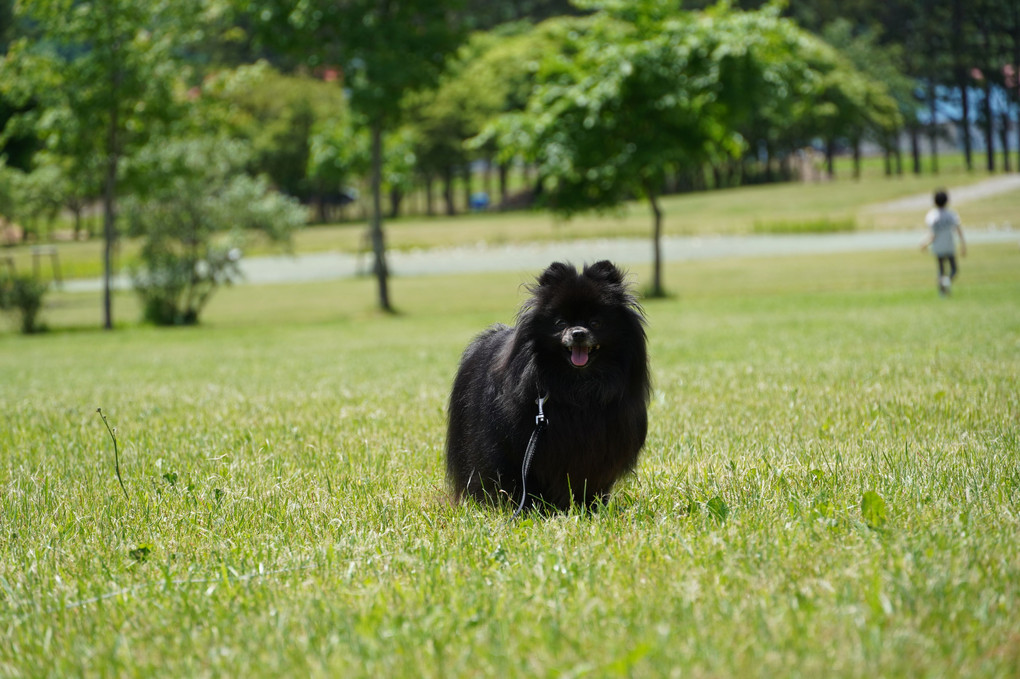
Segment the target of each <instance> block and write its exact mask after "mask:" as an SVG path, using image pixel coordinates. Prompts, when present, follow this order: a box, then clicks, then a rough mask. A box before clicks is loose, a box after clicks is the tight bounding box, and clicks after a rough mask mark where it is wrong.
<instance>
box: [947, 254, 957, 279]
mask: <svg viewBox="0 0 1020 679" xmlns="http://www.w3.org/2000/svg"><path fill="white" fill-rule="evenodd" d="M946 259H948V260H949V278H950V280H952V279H954V278H956V271H957V269H956V255H949V256H948V257H946Z"/></svg>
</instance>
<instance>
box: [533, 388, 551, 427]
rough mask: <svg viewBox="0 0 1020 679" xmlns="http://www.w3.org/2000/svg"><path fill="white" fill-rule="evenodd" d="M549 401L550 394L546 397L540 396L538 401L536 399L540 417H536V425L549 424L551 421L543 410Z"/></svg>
mask: <svg viewBox="0 0 1020 679" xmlns="http://www.w3.org/2000/svg"><path fill="white" fill-rule="evenodd" d="M548 400H549V394H546V395H545V396H539V397H538V398H537V399H535V403H537V404H538V415H536V416H535V424H536V425H542V424H548V423H549V420H548V419H547V418H546V416H545V412H544V411H543V410H542V406H543V405H544V404H545V402H546V401H548Z"/></svg>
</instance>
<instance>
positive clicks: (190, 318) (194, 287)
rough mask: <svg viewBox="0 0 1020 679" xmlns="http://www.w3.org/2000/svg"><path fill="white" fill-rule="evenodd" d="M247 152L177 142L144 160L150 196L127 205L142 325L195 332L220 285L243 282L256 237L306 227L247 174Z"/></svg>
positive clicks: (298, 210) (292, 207) (283, 238)
mask: <svg viewBox="0 0 1020 679" xmlns="http://www.w3.org/2000/svg"><path fill="white" fill-rule="evenodd" d="M245 151H246V149H245V147H244V146H243V145H239V144H237V143H236V142H229V141H225V140H216V139H197V140H187V141H175V142H169V143H167V144H163V145H160V146H159V147H158V148H154V149H150V151H149V152H148V153H147V154H142V155H141V158H140V161H139V162H140V165H141V166H140V167H137V168H136V172H139V174H142V175H144V176H145V178H146V184H147V185H148V187H149V188H148V189H147V190H146V191H145V192H144V193H142V194H140V195H137V196H135V197H133V198H132V199H131V200H129V201H126V203H125V215H126V217H127V221H128V225H129V228H130V233H131V234H132V235H134V236H140V237H141V238H142V239H143V243H142V249H141V252H140V259H141V266H140V267H138V268H137V269H135V270H134V271H133V272H132V278H133V280H134V288H135V290H136V292H138V294H139V295H140V296H141V298H142V308H143V315H144V320H146V321H148V322H150V323H155V324H156V325H194V324H196V323H198V319H199V315H200V314H201V312H202V309H203V308H204V307H205V304H206V303H207V302H208V301H209V298H210V297H211V296H212V294H213V293H214V292H215V291H216V289H217V288H218V287H219V286H221V285H230V284H231V283H233V282H234V281H236V280H238V279H240V277H241V269H240V266H239V261H240V258H241V248H242V247H243V246H244V244H245V243H246V241H247V239H248V238H249V237H250V236H251V234H253V233H256V232H257V233H261V234H263V235H264V236H266V237H268V238H269V239H270V240H273V241H277V242H287V241H289V239H290V234H291V231H292V230H293V229H295V228H298V227H300V226H301V225H302V224H303V223H304V221H305V212H304V209H303V208H302V207H301V206H300V205H299V204H298V203H297V202H296V201H295V200H293V199H291V198H288V197H286V196H284V195H282V194H280V193H278V192H275V191H272V190H271V189H270V188H269V186H268V182H266V181H265V180H264V179H261V178H253V177H250V176H248V175H246V174H244V173H243V172H242V171H241V169H240V166H241V165H242V164H243V163H244V159H245V158H246V153H245Z"/></svg>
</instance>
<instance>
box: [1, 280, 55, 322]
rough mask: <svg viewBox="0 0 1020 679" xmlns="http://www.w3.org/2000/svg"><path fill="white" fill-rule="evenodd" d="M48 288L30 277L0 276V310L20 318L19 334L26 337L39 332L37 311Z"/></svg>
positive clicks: (40, 307)
mask: <svg viewBox="0 0 1020 679" xmlns="http://www.w3.org/2000/svg"><path fill="white" fill-rule="evenodd" d="M47 288H48V286H47V285H46V284H45V283H43V282H41V281H38V280H36V279H35V278H32V277H30V276H14V275H11V274H3V275H0V309H3V310H4V311H9V312H13V313H16V314H18V315H20V316H21V332H23V333H24V334H26V335H31V334H32V333H35V332H39V331H40V330H42V329H43V328H42V326H40V325H38V323H37V319H38V316H39V311H40V310H41V309H42V303H43V296H44V295H45V294H46V290H47Z"/></svg>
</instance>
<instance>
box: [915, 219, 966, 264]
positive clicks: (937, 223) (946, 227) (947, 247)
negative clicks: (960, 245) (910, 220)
mask: <svg viewBox="0 0 1020 679" xmlns="http://www.w3.org/2000/svg"><path fill="white" fill-rule="evenodd" d="M924 221H925V223H927V224H928V228H929V229H931V232H932V233H933V234H935V239H934V240H933V241H932V243H931V251H932V252H933V253H934V254H935V255H938V256H940V257H945V256H946V255H955V254H956V244H955V243H954V241H953V231H954V230H956V227H958V226H959V225H960V217H959V216H957V214H956V213H955V212H953V211H952V210H950V209H949V208H939V207H933V208H932V209H931V210H929V211H928V215H927V216H926V217H925V218H924Z"/></svg>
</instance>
